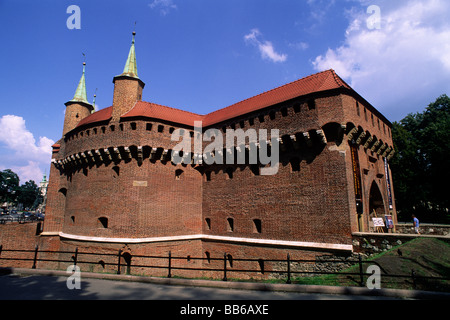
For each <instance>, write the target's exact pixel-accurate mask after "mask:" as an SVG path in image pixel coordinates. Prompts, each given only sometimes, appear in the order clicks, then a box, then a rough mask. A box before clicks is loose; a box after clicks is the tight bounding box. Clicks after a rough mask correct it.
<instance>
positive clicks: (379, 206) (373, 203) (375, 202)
mask: <svg viewBox="0 0 450 320" xmlns="http://www.w3.org/2000/svg"><path fill="white" fill-rule="evenodd" d="M385 214H386V211H385V209H384V201H383V196H382V195H381V191H380V188H378V185H377V184H376V183H375V181H374V182H372V186H371V187H370V194H369V216H370V217H375V216H377V217H378V218H384V215H385Z"/></svg>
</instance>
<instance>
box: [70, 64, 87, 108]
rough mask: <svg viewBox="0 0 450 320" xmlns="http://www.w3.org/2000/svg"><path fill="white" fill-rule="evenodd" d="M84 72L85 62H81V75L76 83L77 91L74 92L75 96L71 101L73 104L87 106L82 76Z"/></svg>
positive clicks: (84, 82) (84, 80) (84, 81)
mask: <svg viewBox="0 0 450 320" xmlns="http://www.w3.org/2000/svg"><path fill="white" fill-rule="evenodd" d="M85 72H86V62H83V74H82V75H81V79H80V82H78V87H77V91H75V95H74V96H73V99H72V100H71V101H73V102H84V103H87V104H89V102H88V101H87V95H86V79H85V76H84V74H85Z"/></svg>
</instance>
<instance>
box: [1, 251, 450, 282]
mask: <svg viewBox="0 0 450 320" xmlns="http://www.w3.org/2000/svg"><path fill="white" fill-rule="evenodd" d="M7 253H13V254H14V255H15V256H14V257H8V256H5V255H8V254H7ZM48 254H50V255H52V254H55V255H58V256H61V255H69V256H70V258H69V259H67V258H65V259H60V258H49V257H47V255H48ZM18 255H20V256H18ZM42 255H44V256H45V257H42ZM80 256H85V257H97V258H98V257H101V258H102V259H103V258H108V257H109V261H106V262H105V261H103V260H100V262H102V266H103V267H105V266H112V267H113V268H112V270H114V272H115V273H117V274H121V273H123V272H124V270H123V268H124V267H125V273H126V274H131V270H132V268H133V269H135V268H145V269H162V270H164V269H166V270H167V271H166V277H168V278H171V277H173V276H174V273H176V271H207V272H216V273H219V274H220V275H221V276H219V277H216V278H219V279H221V280H222V281H228V279H229V274H230V273H240V274H259V275H260V276H262V275H265V274H266V273H267V274H279V275H281V276H283V277H284V279H285V282H286V283H287V284H290V283H292V282H293V281H292V278H293V276H295V275H304V276H308V277H311V276H317V275H339V276H347V277H351V278H352V279H354V281H356V282H357V284H358V285H359V286H365V285H366V284H365V278H366V279H367V278H368V277H370V276H371V275H372V273H367V272H365V271H364V267H363V266H364V265H365V264H369V265H376V266H378V267H379V268H380V270H381V271H382V272H383V274H382V277H387V278H402V279H407V280H410V281H411V284H412V286H413V288H416V284H417V281H419V280H433V281H450V278H448V277H430V276H419V275H417V274H416V271H414V270H411V273H410V274H403V275H396V274H388V273H387V272H386V270H384V269H383V267H382V266H381V265H380V264H379V263H377V262H376V261H363V260H362V258H361V256H359V258H358V259H353V260H344V261H342V260H304V259H291V257H290V254H287V257H286V259H242V258H231V257H230V256H229V255H227V253H224V254H223V257H220V258H212V257H206V258H205V257H190V256H187V257H186V256H184V257H180V256H178V257H177V256H173V255H172V253H171V251H169V252H168V254H167V255H166V256H152V255H132V256H131V255H130V254H128V256H127V253H126V252H124V251H122V250H119V251H118V252H117V253H100V252H80V251H79V250H78V247H77V248H76V249H75V251H52V250H39V247H38V246H37V245H36V246H35V248H34V250H22V249H5V248H3V246H2V245H0V262H2V261H25V262H30V266H31V268H32V269H36V267H37V263H38V262H56V263H67V264H68V265H67V266H70V265H77V264H78V265H79V264H90V265H98V264H99V261H97V262H96V261H92V259H91V260H89V259H88V260H80V259H79V257H80ZM106 260H108V259H106ZM114 260H115V261H116V262H114ZM132 260H133V261H136V260H137V261H140V262H142V261H144V260H150V262H149V263H139V264H136V263H135V264H132V263H131V261H132ZM155 261H157V262H160V263H156V264H155ZM176 261H188V262H190V261H206V262H208V264H207V265H211V266H212V265H214V266H212V267H211V266H210V267H187V266H180V265H174V262H176ZM213 262H216V263H215V264H214V263H213ZM238 262H247V263H251V264H253V265H256V266H259V268H257V269H255V268H244V269H242V268H237V267H235V266H234V267H233V266H232V264H234V265H236V264H237V263H238ZM269 263H278V266H281V265H283V267H282V268H280V267H279V268H276V269H273V268H272V269H266V268H265V266H267V265H268V264H269ZM301 263H304V264H309V265H318V264H321V263H328V264H335V263H336V264H343V263H344V264H346V265H351V266H358V268H357V272H347V271H306V270H293V266H295V264H297V266H298V264H301ZM2 264H3V263H2ZM202 266H205V264H202ZM346 269H350V268H346ZM262 278H263V277H262Z"/></svg>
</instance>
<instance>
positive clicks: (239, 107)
mask: <svg viewBox="0 0 450 320" xmlns="http://www.w3.org/2000/svg"><path fill="white" fill-rule="evenodd" d="M338 88H346V89H350V90H352V88H350V86H349V85H348V84H347V83H345V81H343V80H342V79H341V78H340V77H339V76H338V75H337V74H336V72H334V70H327V71H323V72H319V73H316V74H313V75H311V76H308V77H306V78H303V79H300V80H297V81H294V82H291V83H288V84H286V85H284V86H281V87H278V88H275V89H272V90H270V91H266V92H264V93H261V94H259V95H257V96H254V97H252V98H249V99H246V100H243V101H241V102H238V103H236V104H233V105H231V106H229V107H226V108H223V109H220V110H217V111H214V112H212V113H209V114H207V115H199V114H195V113H191V112H187V111H183V110H179V109H174V108H170V107H165V106H161V105H158V104H155V103H150V102H144V101H138V102H136V104H135V105H134V107H133V108H132V109H131V110H130V111H129V112H127V113H126V114H124V115H122V116H121V118H125V119H126V118H133V117H145V118H153V119H160V120H165V121H169V122H174V123H179V124H184V125H188V126H193V125H194V121H203V127H206V126H210V125H213V124H217V123H219V122H222V121H226V120H228V119H232V118H235V117H238V116H241V115H244V114H247V113H250V112H254V111H257V110H261V109H264V108H266V107H269V106H272V105H274V104H277V103H281V102H283V101H287V100H291V99H294V98H297V97H300V96H304V95H307V94H311V93H315V92H321V91H327V90H332V89H338ZM111 112H112V107H108V108H105V109H102V110H99V111H97V112H95V113H93V114H92V115H90V116H88V117H86V118H84V119H83V120H81V121H80V123H79V124H78V125H77V127H80V126H84V125H87V124H91V123H95V122H100V121H107V120H109V119H111Z"/></svg>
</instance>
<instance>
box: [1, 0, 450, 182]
mask: <svg viewBox="0 0 450 320" xmlns="http://www.w3.org/2000/svg"><path fill="white" fill-rule="evenodd" d="M70 5H77V6H78V7H79V8H80V18H81V20H80V27H81V28H80V29H68V28H67V23H66V22H67V20H68V18H69V17H71V14H72V13H71V12H70V13H67V8H68V7H69V6H70ZM369 7H372V8H375V9H377V8H378V9H379V11H373V10H369V11H368V8H369ZM448 16H450V3H449V1H445V0H421V1H419V0H397V1H386V0H380V1H376V0H374V1H369V0H340V1H339V0H334V1H325V0H227V1H221V0H215V1H211V0H131V1H92V0H91V1H83V0H71V1H61V0H60V1H56V0H53V1H50V0H40V1H31V0H30V1H23V0H0V39H1V43H2V50H0V61H1V63H2V67H1V70H2V73H3V75H2V77H1V78H0V170H3V169H6V168H11V169H13V170H14V171H15V172H17V173H18V174H19V176H20V178H21V183H24V182H25V181H27V180H29V179H33V180H35V181H36V182H37V181H39V180H40V179H41V178H42V175H43V173H44V172H47V173H48V172H49V168H50V164H49V163H50V158H51V148H50V146H51V144H53V143H54V142H56V141H57V140H59V139H60V138H61V135H62V127H63V119H64V109H65V106H64V103H65V102H67V101H69V100H70V99H71V98H72V97H73V95H74V93H75V89H76V86H77V84H78V81H79V79H80V77H81V71H82V62H83V59H84V58H83V55H82V53H85V54H86V63H87V67H86V84H87V94H88V99H89V100H91V101H92V98H93V95H94V93H95V92H96V93H97V101H96V104H97V107H98V108H105V107H108V106H110V105H111V103H112V95H113V84H112V79H113V77H114V76H115V75H118V74H120V73H121V72H122V70H123V67H124V64H125V61H126V57H127V54H128V50H129V47H130V44H131V32H132V31H133V29H134V28H135V30H136V32H137V36H136V55H137V64H138V72H139V77H140V78H141V79H142V80H143V81H144V82H145V83H146V87H145V89H144V93H143V100H145V101H150V102H155V103H158V104H162V105H167V106H171V107H176V108H180V109H183V110H187V111H191V112H196V113H200V114H205V113H209V112H211V111H214V110H217V109H219V108H223V107H226V106H228V105H231V104H233V103H235V102H238V101H240V100H243V99H246V98H249V97H251V96H253V95H256V94H259V93H261V92H263V91H266V90H270V89H273V88H275V87H277V86H280V85H283V84H285V83H288V82H291V81H294V80H297V79H299V78H302V77H305V76H308V75H310V74H313V73H316V72H319V71H322V70H325V69H329V68H333V69H335V70H336V72H337V73H338V74H339V75H340V76H341V77H342V78H343V79H344V80H346V81H347V82H348V83H349V84H350V85H351V86H352V87H353V88H354V89H355V90H356V91H357V92H359V93H360V94H361V95H362V96H363V97H365V98H366V99H367V100H368V101H369V102H371V103H372V104H373V105H374V106H375V107H376V108H377V109H379V110H380V111H381V112H382V113H383V114H384V115H385V116H386V117H387V118H388V119H389V120H391V121H399V120H401V119H402V118H403V117H404V116H406V115H407V114H408V113H411V112H418V111H422V110H423V109H424V108H425V106H426V105H427V104H428V103H430V102H432V101H434V100H435V99H436V98H437V97H438V96H439V95H441V94H444V93H446V94H450V24H449V22H448ZM374 19H375V20H374ZM135 21H136V27H135V26H134V23H135ZM373 22H379V24H378V25H377V24H373Z"/></svg>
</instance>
